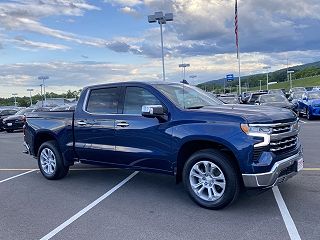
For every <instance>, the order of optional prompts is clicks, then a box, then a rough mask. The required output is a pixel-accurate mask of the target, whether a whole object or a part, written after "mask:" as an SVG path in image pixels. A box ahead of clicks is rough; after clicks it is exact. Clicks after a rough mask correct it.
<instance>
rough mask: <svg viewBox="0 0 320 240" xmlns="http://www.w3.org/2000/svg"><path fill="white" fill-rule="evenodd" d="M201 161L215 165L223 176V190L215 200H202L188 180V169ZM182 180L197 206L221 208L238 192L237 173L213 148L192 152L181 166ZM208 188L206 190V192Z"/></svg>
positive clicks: (236, 196)
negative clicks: (182, 166)
mask: <svg viewBox="0 0 320 240" xmlns="http://www.w3.org/2000/svg"><path fill="white" fill-rule="evenodd" d="M201 161H208V162H211V163H213V164H214V165H216V166H217V167H218V168H220V170H221V172H222V173H223V175H224V177H225V190H224V192H223V194H222V195H221V197H219V198H218V199H216V200H210V201H207V200H204V199H202V198H201V197H199V196H198V195H197V194H196V193H195V192H194V190H193V188H192V186H191V182H190V178H189V176H190V171H191V170H192V167H193V166H194V165H196V164H197V163H199V162H201ZM182 176H183V182H184V186H185V188H186V190H187V192H188V194H189V196H190V197H191V199H192V200H193V201H194V202H195V203H197V204H198V205H199V206H201V207H204V208H208V209H214V210H218V209H222V208H224V207H226V206H228V205H229V204H231V203H232V202H234V201H235V200H236V199H237V198H238V196H239V192H240V188H241V186H240V180H239V176H238V174H237V171H236V169H235V168H234V167H233V165H232V163H231V162H230V160H229V158H228V157H227V156H226V155H224V154H223V153H221V152H219V151H217V150H213V149H205V150H201V151H198V152H196V153H194V154H193V155H192V156H191V157H190V158H189V159H188V160H187V162H186V163H185V165H184V168H183V173H182ZM208 191H209V190H207V192H208Z"/></svg>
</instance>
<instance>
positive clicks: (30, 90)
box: [27, 88, 33, 106]
mask: <svg viewBox="0 0 320 240" xmlns="http://www.w3.org/2000/svg"><path fill="white" fill-rule="evenodd" d="M27 91H28V92H30V106H32V94H31V92H32V91H33V89H32V88H28V89H27Z"/></svg>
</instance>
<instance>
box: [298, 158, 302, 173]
mask: <svg viewBox="0 0 320 240" xmlns="http://www.w3.org/2000/svg"><path fill="white" fill-rule="evenodd" d="M302 169H303V158H301V159H299V160H298V164H297V171H298V172H299V171H301V170H302Z"/></svg>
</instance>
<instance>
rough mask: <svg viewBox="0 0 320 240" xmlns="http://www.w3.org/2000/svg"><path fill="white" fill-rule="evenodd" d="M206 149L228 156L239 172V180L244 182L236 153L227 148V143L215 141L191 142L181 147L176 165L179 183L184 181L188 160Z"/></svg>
mask: <svg viewBox="0 0 320 240" xmlns="http://www.w3.org/2000/svg"><path fill="white" fill-rule="evenodd" d="M204 149H215V150H219V151H220V152H221V153H223V154H224V155H226V156H227V157H228V159H229V160H230V163H231V164H232V165H233V167H234V168H235V170H236V171H237V175H238V176H239V179H240V180H241V181H242V178H241V177H240V176H241V171H240V165H239V163H238V159H237V157H236V154H235V153H234V151H233V150H232V149H231V148H230V147H229V146H227V145H226V144H225V143H220V142H218V141H213V140H200V139H199V140H190V141H187V142H185V143H183V145H182V146H181V148H180V149H179V152H178V154H177V165H176V182H177V183H179V182H181V181H182V171H183V167H184V164H185V163H186V161H187V160H188V158H189V157H190V156H191V155H192V154H193V153H195V152H197V151H200V150H204Z"/></svg>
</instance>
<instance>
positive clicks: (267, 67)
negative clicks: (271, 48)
mask: <svg viewBox="0 0 320 240" xmlns="http://www.w3.org/2000/svg"><path fill="white" fill-rule="evenodd" d="M270 68H271V67H270V66H265V67H263V69H270Z"/></svg>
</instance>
